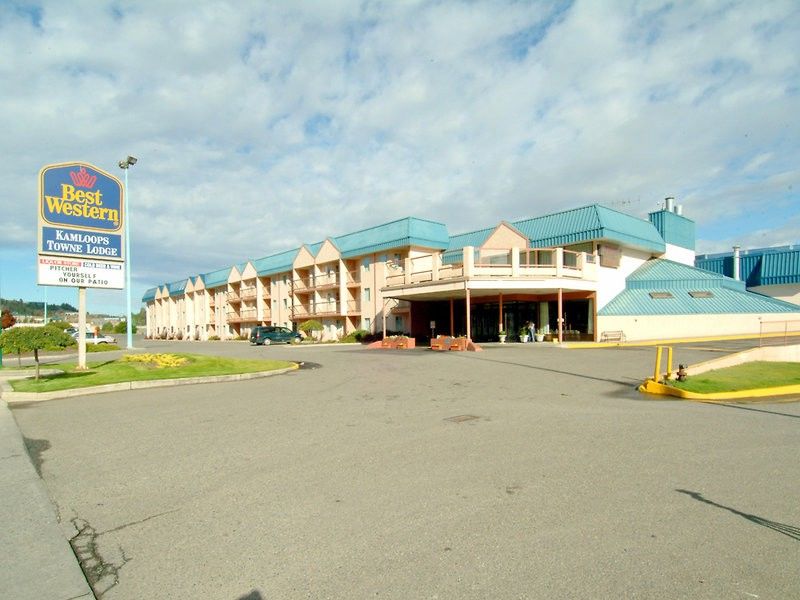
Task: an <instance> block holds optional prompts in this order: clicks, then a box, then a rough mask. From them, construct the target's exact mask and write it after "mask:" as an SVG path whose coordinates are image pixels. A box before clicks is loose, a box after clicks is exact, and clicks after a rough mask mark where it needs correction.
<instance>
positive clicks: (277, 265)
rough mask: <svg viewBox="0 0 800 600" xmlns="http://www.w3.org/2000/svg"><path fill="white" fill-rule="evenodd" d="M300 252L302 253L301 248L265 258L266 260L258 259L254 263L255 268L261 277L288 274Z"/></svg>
mask: <svg viewBox="0 0 800 600" xmlns="http://www.w3.org/2000/svg"><path fill="white" fill-rule="evenodd" d="M298 252H300V248H295V249H294V250H287V251H285V252H280V253H278V254H273V255H271V256H265V257H264V258H258V259H256V260H254V261H253V267H255V269H256V272H257V273H258V276H259V277H263V276H264V275H275V274H276V273H286V272H287V271H291V270H292V264H293V263H294V259H295V258H297V253H298Z"/></svg>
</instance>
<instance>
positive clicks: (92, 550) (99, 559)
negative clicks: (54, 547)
mask: <svg viewBox="0 0 800 600" xmlns="http://www.w3.org/2000/svg"><path fill="white" fill-rule="evenodd" d="M72 525H73V526H74V527H75V529H76V531H77V532H78V533H77V534H75V536H74V537H73V538H71V539H70V540H69V543H70V546H72V551H73V552H74V553H75V556H76V557H77V559H78V563H79V564H80V566H81V569H83V573H84V575H85V576H86V580H87V581H88V582H89V586H90V587H91V588H92V591H93V592H94V593H95V595H96V596H97V598H102V596H103V594H105V593H106V592H107V591H108V590H110V589H111V588H113V587H114V586H116V585H117V584H118V583H119V572H120V570H121V569H122V567H124V566H125V565H126V564H128V562H129V561H130V560H131V559H130V558H129V557H128V556H126V555H125V552H123V550H122V548H119V547H118V548H119V551H120V556H121V557H122V559H121V560H120V561H119V564H115V563H113V562H111V561H109V560H106V559H104V558H103V556H102V555H101V554H100V550H99V549H98V547H97V538H98V537H99V536H100V535H102V534H98V533H97V532H96V531H95V529H94V528H93V527H92V526H91V525H89V523H88V522H87V521H85V520H83V519H79V518H77V517H76V518H74V519H72Z"/></svg>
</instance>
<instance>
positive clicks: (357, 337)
mask: <svg viewBox="0 0 800 600" xmlns="http://www.w3.org/2000/svg"><path fill="white" fill-rule="evenodd" d="M368 335H369V331H367V330H366V329H356V330H355V331H351V332H350V333H348V334H347V335H346V336H344V337H343V338H342V339H340V340H339V341H340V342H342V343H345V344H352V343H355V342H363V341H364V339H365V338H366V337H367V336H368Z"/></svg>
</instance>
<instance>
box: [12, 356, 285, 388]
mask: <svg viewBox="0 0 800 600" xmlns="http://www.w3.org/2000/svg"><path fill="white" fill-rule="evenodd" d="M133 356H135V355H133ZM160 356H164V355H160ZM167 356H175V357H179V358H184V359H186V362H185V364H183V365H180V366H167V367H158V366H156V365H155V364H154V363H142V362H125V361H124V360H123V359H120V360H111V361H105V362H96V363H90V364H89V365H88V367H89V370H88V371H76V370H75V368H76V367H77V363H58V364H48V365H46V367H47V368H56V369H61V370H62V371H64V373H63V374H62V375H52V376H48V377H42V378H41V379H39V381H35V380H33V379H20V380H16V381H12V382H10V383H11V386H12V387H13V388H14V391H16V392H54V391H58V390H69V389H73V388H80V387H89V386H94V385H106V384H108V383H122V382H125V381H145V380H152V379H173V378H181V377H207V376H211V375H233V374H237V373H255V372H259V371H274V370H276V369H285V368H287V367H290V366H292V364H294V363H290V362H287V361H283V360H237V359H232V358H220V357H218V356H203V355H199V354H172V355H167Z"/></svg>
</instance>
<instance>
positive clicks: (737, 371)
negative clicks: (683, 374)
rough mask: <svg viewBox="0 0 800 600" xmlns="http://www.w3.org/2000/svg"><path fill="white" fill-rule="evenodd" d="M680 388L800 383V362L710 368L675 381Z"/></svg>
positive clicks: (696, 389) (718, 389)
mask: <svg viewBox="0 0 800 600" xmlns="http://www.w3.org/2000/svg"><path fill="white" fill-rule="evenodd" d="M672 385H674V386H675V387H676V388H680V389H682V390H686V391H687V392H698V393H701V394H710V393H713V392H736V391H739V390H752V389H755V388H766V387H778V386H783V385H800V363H796V362H751V363H745V364H743V365H738V366H735V367H727V368H725V369H717V370H715V371H708V372H706V373H701V374H700V375H694V376H691V377H689V378H688V379H687V380H686V381H682V382H681V381H674V382H672Z"/></svg>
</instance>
